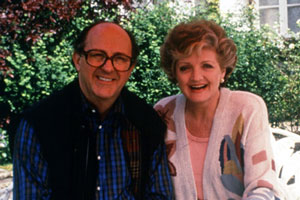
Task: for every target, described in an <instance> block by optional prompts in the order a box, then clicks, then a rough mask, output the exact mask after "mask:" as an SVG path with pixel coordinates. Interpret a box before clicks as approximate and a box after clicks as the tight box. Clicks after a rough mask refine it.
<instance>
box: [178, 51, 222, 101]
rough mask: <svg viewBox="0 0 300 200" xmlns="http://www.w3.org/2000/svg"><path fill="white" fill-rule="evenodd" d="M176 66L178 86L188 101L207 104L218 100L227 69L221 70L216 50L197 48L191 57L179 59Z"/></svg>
mask: <svg viewBox="0 0 300 200" xmlns="http://www.w3.org/2000/svg"><path fill="white" fill-rule="evenodd" d="M175 67H176V69H175V76H176V79H177V81H178V86H179V88H180V90H181V91H182V93H183V94H184V96H185V97H186V98H187V100H188V101H190V102H191V103H200V104H206V103H210V102H211V101H217V100H218V98H219V95H220V94H219V86H220V82H221V79H222V78H224V76H225V70H221V67H220V65H219V63H218V61H217V54H216V52H215V50H213V49H211V48H202V49H201V50H197V48H196V49H195V50H194V51H193V53H192V54H191V55H190V56H189V57H186V58H182V59H179V60H178V62H177V64H176V66H175Z"/></svg>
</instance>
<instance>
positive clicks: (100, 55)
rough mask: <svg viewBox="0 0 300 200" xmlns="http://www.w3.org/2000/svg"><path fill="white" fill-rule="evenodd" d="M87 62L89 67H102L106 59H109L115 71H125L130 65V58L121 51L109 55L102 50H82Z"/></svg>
mask: <svg viewBox="0 0 300 200" xmlns="http://www.w3.org/2000/svg"><path fill="white" fill-rule="evenodd" d="M82 52H83V54H84V56H85V60H86V62H87V64H89V65H90V66H91V67H97V68H98V67H103V65H105V63H106V62H107V60H110V61H111V63H112V65H113V67H114V68H115V70H116V71H119V72H126V71H128V70H129V69H130V67H131V65H132V58H131V57H129V56H126V55H124V54H121V53H116V54H114V55H112V56H111V57H109V56H108V55H107V54H106V53H105V52H104V51H100V50H88V51H82Z"/></svg>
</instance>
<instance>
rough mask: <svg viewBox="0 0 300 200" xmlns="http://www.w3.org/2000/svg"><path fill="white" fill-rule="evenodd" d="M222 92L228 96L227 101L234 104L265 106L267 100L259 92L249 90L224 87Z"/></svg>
mask: <svg viewBox="0 0 300 200" xmlns="http://www.w3.org/2000/svg"><path fill="white" fill-rule="evenodd" d="M221 94H224V96H227V97H228V100H229V101H227V102H230V103H231V104H233V105H236V106H238V105H240V106H253V107H261V106H262V107H265V102H264V100H263V98H262V97H260V96H259V95H257V94H254V93H252V92H248V91H241V90H234V91H232V90H229V89H227V88H224V89H223V91H222V92H221Z"/></svg>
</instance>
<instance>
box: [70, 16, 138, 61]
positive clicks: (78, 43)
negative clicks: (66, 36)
mask: <svg viewBox="0 0 300 200" xmlns="http://www.w3.org/2000/svg"><path fill="white" fill-rule="evenodd" d="M104 23H113V24H116V25H117V26H119V27H120V28H122V29H123V30H124V31H125V32H126V33H127V34H128V36H129V38H130V41H131V48H132V49H131V55H132V61H133V63H136V60H137V57H138V55H139V48H138V45H137V43H136V41H135V38H134V36H133V34H132V33H131V32H129V31H128V30H126V29H124V28H123V27H122V26H121V25H120V24H117V23H115V22H107V21H102V20H100V21H96V22H94V23H92V24H90V25H89V26H87V27H85V28H84V29H83V30H82V31H81V33H80V34H79V35H78V37H77V39H76V40H75V41H74V44H73V47H74V51H75V52H76V53H78V54H81V53H82V52H83V49H84V46H85V40H86V37H87V35H88V32H89V31H90V30H91V29H92V28H93V27H94V26H96V25H98V24H104Z"/></svg>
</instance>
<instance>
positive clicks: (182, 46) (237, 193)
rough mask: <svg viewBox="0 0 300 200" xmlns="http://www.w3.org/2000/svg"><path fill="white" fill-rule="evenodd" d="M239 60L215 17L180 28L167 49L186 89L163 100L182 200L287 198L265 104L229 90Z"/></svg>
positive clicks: (166, 58)
mask: <svg viewBox="0 0 300 200" xmlns="http://www.w3.org/2000/svg"><path fill="white" fill-rule="evenodd" d="M236 60H237V56H236V46H235V44H234V42H233V41H232V40H231V39H229V38H227V37H226V34H225V31H224V30H223V29H222V28H221V27H220V26H218V25H217V24H216V23H214V22H212V21H205V20H200V21H193V22H190V23H183V24H179V25H177V26H176V27H175V28H174V29H173V30H171V32H170V33H169V35H168V36H167V38H166V41H165V43H164V44H163V45H162V47H161V66H162V68H163V70H164V71H165V73H166V74H167V76H168V78H169V80H170V81H171V82H173V83H176V84H177V85H178V86H179V88H180V90H181V92H182V94H179V95H175V96H170V97H167V98H164V99H162V100H160V101H159V102H158V103H157V104H156V105H155V109H156V110H157V111H158V112H159V114H160V115H161V116H162V117H163V118H164V119H165V121H166V122H167V125H168V133H167V137H166V144H167V148H168V158H169V168H170V171H171V174H172V180H173V184H174V187H175V196H176V199H180V200H181V199H182V200H193V199H209V200H218V199H275V196H276V197H277V198H278V197H279V193H278V189H277V188H278V184H277V177H276V173H275V164H274V160H273V155H272V150H271V140H270V137H271V134H270V131H269V123H268V113H267V108H266V105H265V103H264V101H263V100H262V98H260V97H259V96H257V95H255V94H252V93H249V92H242V91H230V90H229V89H227V88H224V87H223V86H224V85H225V83H226V81H227V79H228V78H229V76H230V74H231V72H232V71H233V69H234V68H235V64H236Z"/></svg>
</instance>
